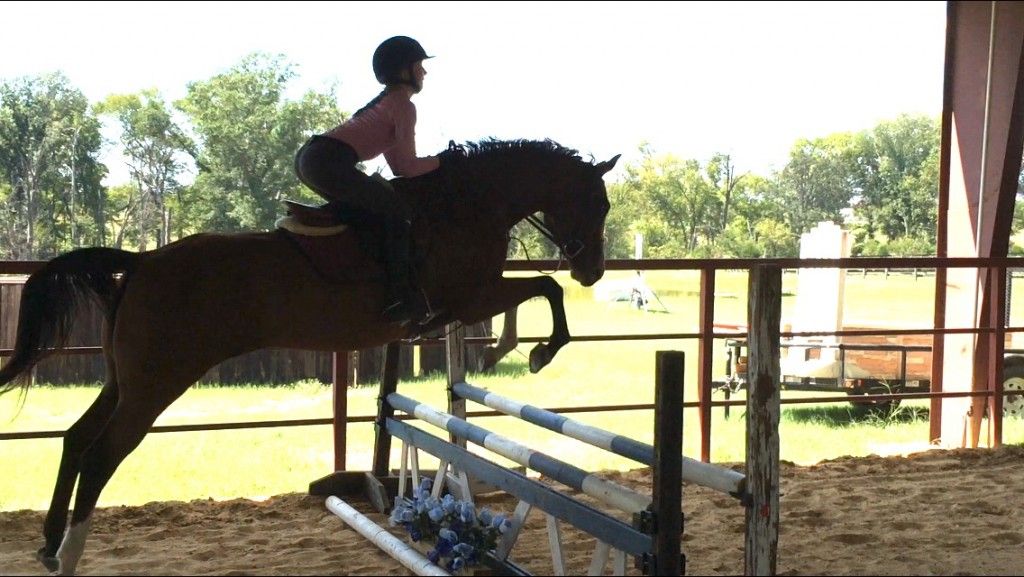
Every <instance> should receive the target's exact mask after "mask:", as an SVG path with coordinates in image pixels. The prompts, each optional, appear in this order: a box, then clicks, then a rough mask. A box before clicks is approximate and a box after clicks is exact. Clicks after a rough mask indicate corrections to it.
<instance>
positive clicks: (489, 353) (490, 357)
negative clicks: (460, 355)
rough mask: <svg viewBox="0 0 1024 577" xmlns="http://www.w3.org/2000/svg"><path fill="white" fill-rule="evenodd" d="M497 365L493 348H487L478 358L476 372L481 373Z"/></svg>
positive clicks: (496, 355) (496, 354) (496, 356)
mask: <svg viewBox="0 0 1024 577" xmlns="http://www.w3.org/2000/svg"><path fill="white" fill-rule="evenodd" d="M496 364H498V353H497V351H495V350H494V347H487V348H485V349H484V352H483V353H481V354H480V358H479V359H478V360H477V367H476V368H477V371H479V372H481V373H483V372H486V371H488V370H490V369H492V368H494V365H496Z"/></svg>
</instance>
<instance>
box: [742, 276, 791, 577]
mask: <svg viewBox="0 0 1024 577" xmlns="http://www.w3.org/2000/svg"><path fill="white" fill-rule="evenodd" d="M748 295H749V297H748V298H749V301H748V310H747V323H748V326H749V328H748V329H747V330H748V334H747V341H748V343H749V355H750V357H749V363H748V365H747V367H748V368H747V383H748V391H747V491H748V494H749V496H750V502H749V503H748V504H747V514H746V520H747V528H746V539H745V543H744V545H745V546H744V573H745V574H746V575H775V571H776V565H777V560H778V559H777V557H778V545H779V416H780V404H779V400H780V397H779V376H780V372H781V371H780V368H779V322H780V321H781V318H782V271H781V269H779V268H778V267H776V266H758V267H754V268H753V269H752V270H751V271H750V284H749V291H748Z"/></svg>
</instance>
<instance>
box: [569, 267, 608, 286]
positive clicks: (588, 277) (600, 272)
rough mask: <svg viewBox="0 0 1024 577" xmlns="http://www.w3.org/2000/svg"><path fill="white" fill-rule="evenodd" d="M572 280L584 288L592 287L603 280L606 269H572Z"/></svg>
mask: <svg viewBox="0 0 1024 577" xmlns="http://www.w3.org/2000/svg"><path fill="white" fill-rule="evenodd" d="M570 274H571V276H572V279H573V280H574V281H576V282H578V283H580V284H581V285H583V286H591V285H593V284H594V283H596V282H597V281H599V280H601V277H603V276H604V267H598V268H594V269H587V270H580V269H575V268H574V269H572V272H571V273H570Z"/></svg>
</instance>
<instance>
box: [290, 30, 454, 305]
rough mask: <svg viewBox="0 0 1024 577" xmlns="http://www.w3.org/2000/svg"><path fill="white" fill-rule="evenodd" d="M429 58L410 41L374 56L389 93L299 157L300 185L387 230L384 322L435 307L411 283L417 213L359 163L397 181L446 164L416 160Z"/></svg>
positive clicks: (394, 41)
mask: <svg viewBox="0 0 1024 577" xmlns="http://www.w3.org/2000/svg"><path fill="white" fill-rule="evenodd" d="M427 58H432V56H427V53H426V51H424V50H423V47H422V46H421V45H420V43H419V42H417V41H416V40H413V39H412V38H409V37H408V36H394V37H392V38H388V39H387V40H385V41H384V42H382V43H381V44H380V46H378V47H377V50H376V51H375V52H374V53H373V73H374V75H375V76H376V77H377V81H378V82H380V83H381V84H383V85H384V90H383V91H381V93H380V94H378V95H377V97H376V98H374V99H373V100H371V101H370V102H369V103H367V104H366V106H363V107H362V108H361V109H359V110H358V111H357V112H356V113H355V114H353V115H352V117H351V118H349V119H348V120H346V121H345V122H343V123H342V124H340V125H338V126H336V127H335V128H333V129H331V130H329V131H327V132H325V133H323V134H320V135H316V136H313V137H312V138H310V139H309V141H307V142H306V144H304V145H303V146H302V148H300V149H299V151H298V153H297V154H296V155H295V172H296V173H297V174H298V177H299V180H301V181H302V182H303V184H305V185H306V186H308V187H309V188H311V189H313V190H314V191H315V192H316V193H317V194H319V195H320V196H322V197H324V198H326V199H327V200H329V201H336V202H337V203H338V204H340V205H342V206H343V207H347V208H356V209H361V210H363V211H366V212H368V213H370V214H372V215H375V216H377V217H380V218H381V219H382V220H383V222H384V243H385V247H384V262H385V268H386V269H387V277H388V285H389V294H388V295H387V302H386V303H385V307H384V313H383V314H384V317H385V318H386V319H387V320H389V321H392V322H399V323H406V322H409V321H413V322H417V323H422V322H425V321H426V320H428V319H429V312H430V311H429V306H428V305H427V303H426V302H425V300H424V298H423V296H422V295H419V294H417V293H416V291H414V290H413V287H412V283H411V281H410V263H409V237H410V234H409V228H410V225H411V220H412V214H411V209H410V207H409V206H408V204H407V203H406V202H405V200H404V199H403V198H402V196H401V195H400V194H398V193H396V192H395V190H394V189H393V188H392V187H391V185H390V183H388V182H387V181H386V180H385V179H384V178H382V177H381V176H380V175H379V174H374V175H373V176H372V177H371V176H367V175H366V174H365V173H363V172H362V171H361V170H359V169H358V168H357V167H356V163H358V162H360V161H366V160H370V159H373V158H376V157H377V156H379V155H380V154H383V155H384V159H385V160H387V163H388V166H389V167H390V168H391V172H393V173H394V174H395V175H396V176H404V177H413V176H419V175H421V174H425V173H427V172H430V171H433V170H435V169H437V168H438V166H440V163H441V159H440V157H438V156H427V157H417V156H416V141H415V138H416V106H415V105H414V104H413V103H412V100H410V99H411V97H412V95H413V94H417V93H419V92H420V91H421V90H423V77H424V76H426V74H427V72H426V70H424V69H423V61H424V60H426V59H427Z"/></svg>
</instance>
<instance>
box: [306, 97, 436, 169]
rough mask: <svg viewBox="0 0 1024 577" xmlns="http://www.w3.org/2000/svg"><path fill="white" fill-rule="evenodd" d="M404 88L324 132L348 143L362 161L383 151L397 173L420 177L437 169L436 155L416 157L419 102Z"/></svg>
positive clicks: (389, 164) (390, 165)
mask: <svg viewBox="0 0 1024 577" xmlns="http://www.w3.org/2000/svg"><path fill="white" fill-rule="evenodd" d="M410 96H411V95H410V94H409V93H408V92H406V91H404V90H395V91H394V92H390V93H388V94H386V95H385V96H384V98H382V99H381V100H380V102H378V103H377V104H375V105H374V106H373V108H370V109H367V110H365V111H364V112H363V113H362V114H360V115H358V116H355V117H353V118H350V119H348V120H346V121H345V122H343V123H342V124H339V125H338V126H336V127H335V128H333V129H331V130H329V131H327V132H326V133H324V135H325V136H329V137H331V138H336V139H338V140H340V141H342V142H345V143H347V144H348V145H349V146H351V147H352V148H353V149H355V151H356V154H357V155H359V160H364V161H365V160H370V159H371V158H376V157H377V156H379V155H380V154H384V159H385V160H387V161H388V166H389V167H391V172H393V173H395V176H405V177H412V176H419V175H421V174H425V173H427V172H430V171H432V170H434V169H436V168H437V167H438V166H440V161H439V160H438V159H437V157H436V156H427V157H423V158H419V157H417V156H416V105H415V104H413V103H412V100H410V99H409V98H410Z"/></svg>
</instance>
